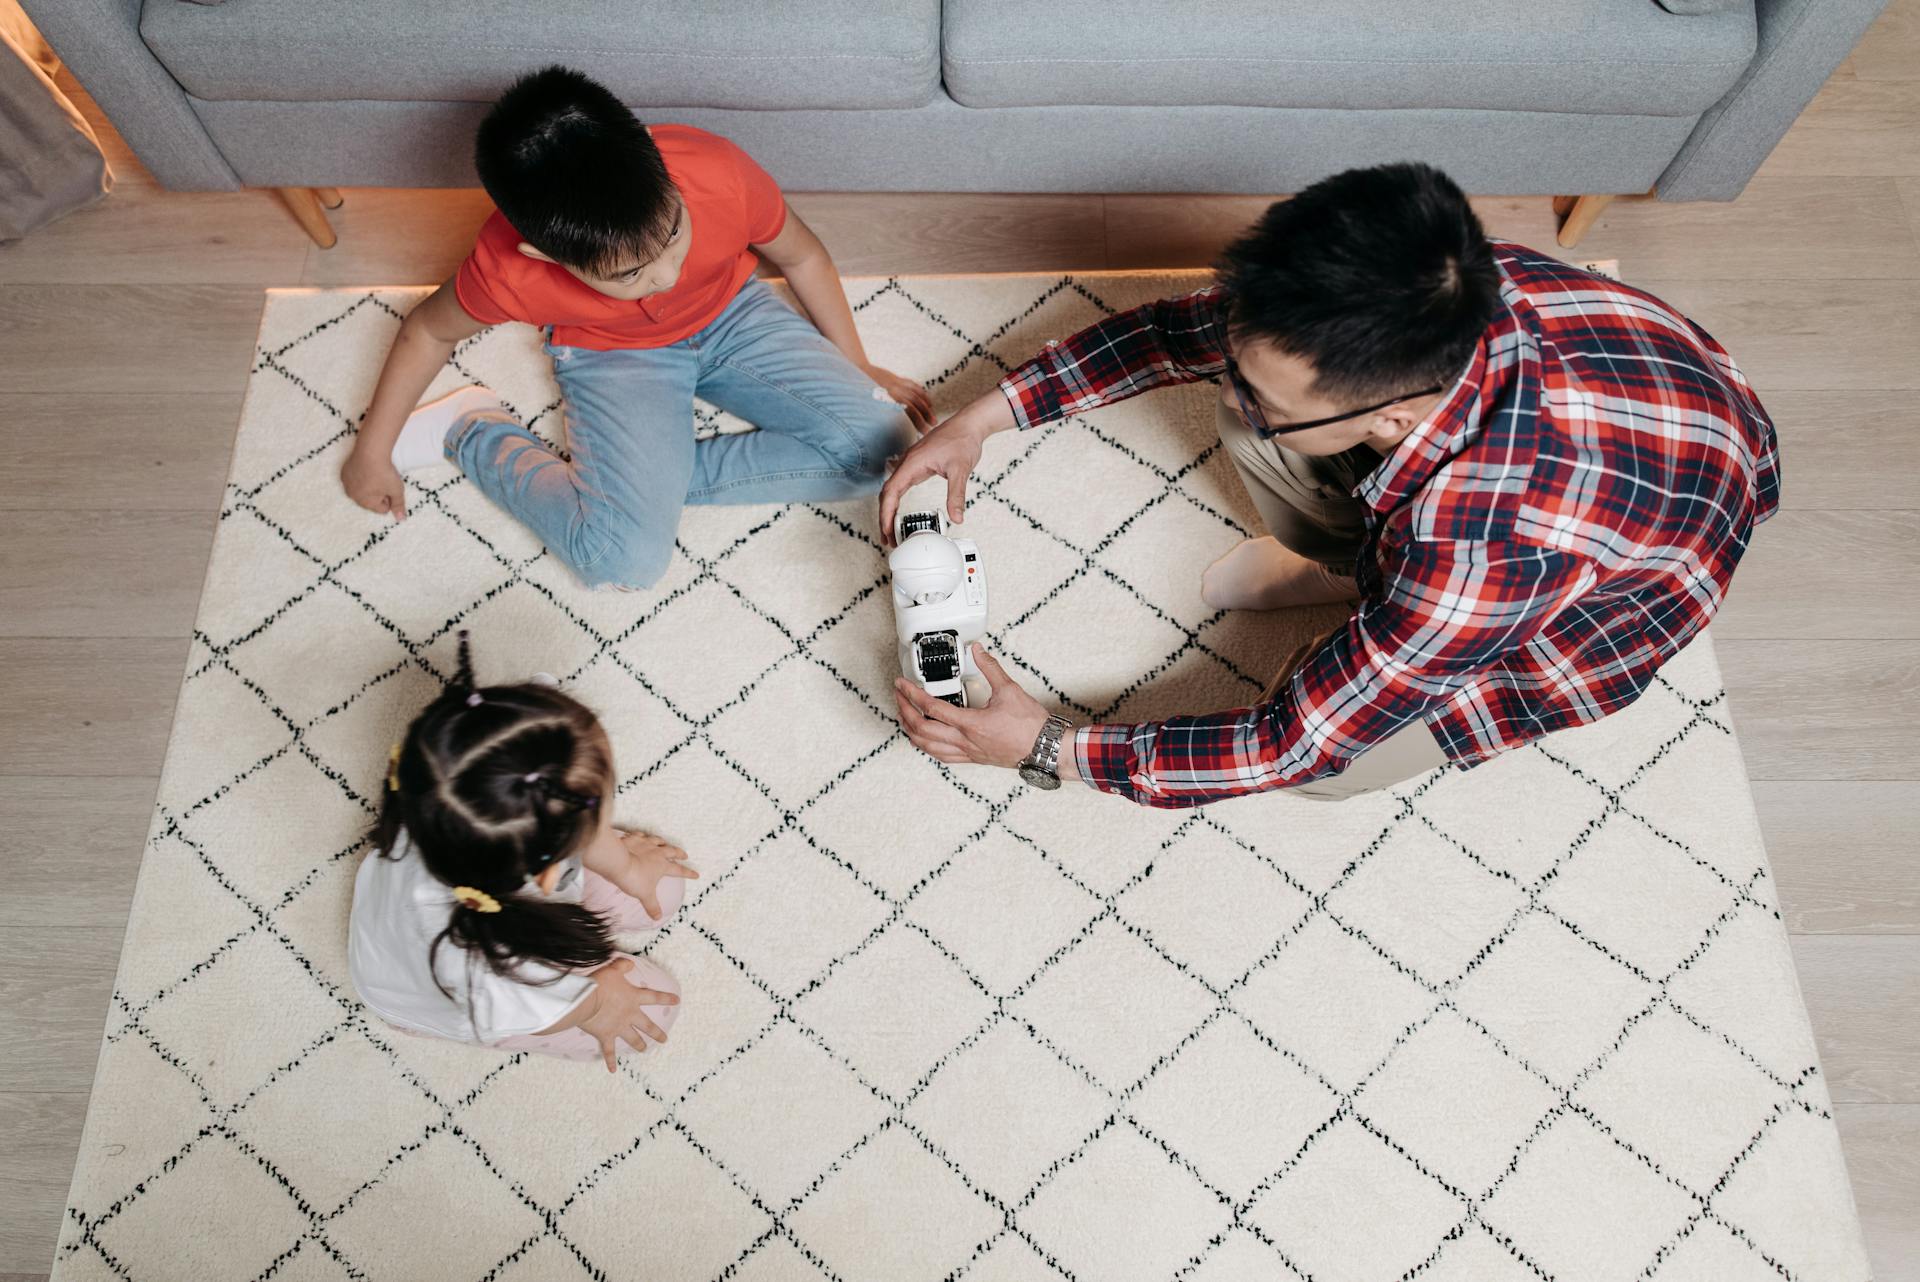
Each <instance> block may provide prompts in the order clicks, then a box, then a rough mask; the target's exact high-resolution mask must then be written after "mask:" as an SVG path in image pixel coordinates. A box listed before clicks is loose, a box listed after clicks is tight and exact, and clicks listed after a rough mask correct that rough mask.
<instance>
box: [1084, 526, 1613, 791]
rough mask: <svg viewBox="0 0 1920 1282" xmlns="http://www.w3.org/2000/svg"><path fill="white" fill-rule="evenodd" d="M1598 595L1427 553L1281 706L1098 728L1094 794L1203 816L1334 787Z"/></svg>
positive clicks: (1561, 576) (1540, 559) (1533, 570)
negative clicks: (1377, 747)
mask: <svg viewBox="0 0 1920 1282" xmlns="http://www.w3.org/2000/svg"><path fill="white" fill-rule="evenodd" d="M1592 582H1593V575H1592V570H1591V567H1590V566H1588V565H1587V564H1586V563H1585V562H1584V561H1582V560H1580V559H1579V558H1577V557H1572V556H1568V555H1565V554H1561V553H1557V552H1551V551H1546V550H1543V549H1536V548H1522V549H1514V548H1505V547H1490V546H1487V545H1448V546H1446V547H1434V546H1431V545H1422V546H1421V547H1419V548H1418V549H1417V550H1416V552H1415V553H1414V555H1412V556H1411V557H1410V558H1409V560H1408V563H1407V564H1406V565H1405V566H1403V567H1402V569H1401V573H1400V574H1399V576H1397V577H1396V578H1395V579H1394V580H1392V581H1390V582H1389V584H1388V593H1387V596H1386V598H1385V599H1384V600H1379V601H1372V602H1369V603H1368V604H1367V605H1365V606H1363V607H1362V608H1361V610H1360V612H1359V613H1358V614H1356V615H1355V616H1354V618H1353V620H1352V622H1350V623H1349V624H1348V625H1347V627H1346V628H1345V629H1344V630H1342V631H1340V632H1336V633H1334V635H1333V636H1332V637H1331V638H1329V639H1328V640H1327V642H1326V643H1325V644H1324V645H1322V646H1321V647H1320V649H1318V650H1317V651H1315V652H1314V653H1313V655H1312V656H1310V657H1309V658H1308V659H1307V661H1306V662H1305V663H1303V664H1302V665H1301V667H1300V670H1299V671H1298V672H1297V673H1295V674H1294V677H1293V680H1292V681H1291V682H1290V683H1289V684H1288V686H1287V688H1286V689H1285V690H1283V691H1282V692H1281V693H1280V694H1279V696H1278V697H1276V698H1275V699H1273V700H1272V701H1271V702H1268V703H1265V704H1260V705H1255V706H1251V707H1245V708H1234V709H1231V710H1229V711H1226V712H1217V713H1212V714H1209V715H1206V716H1197V717H1176V718H1172V719H1170V720H1167V721H1159V722H1145V723H1142V724H1139V725H1131V726H1128V725H1095V726H1088V727H1085V728H1084V729H1082V730H1080V731H1079V732H1077V733H1076V734H1075V736H1074V763H1075V765H1076V766H1078V767H1080V768H1081V769H1082V771H1083V777H1084V778H1085V779H1086V780H1087V782H1088V783H1090V784H1092V785H1093V786H1094V787H1096V788H1100V789H1102V790H1103V791H1107V792H1113V793H1116V794H1119V795H1122V796H1125V797H1127V798H1128V799H1129V800H1131V801H1134V802H1137V803H1139V804H1141V805H1146V806H1155V807H1166V808H1174V807H1182V806H1200V805H1205V804H1207V803H1208V802H1212V801H1221V800H1224V799H1226V798H1229V797H1237V796H1243V795H1245V794H1247V793H1252V792H1263V791H1266V790H1268V789H1271V788H1285V787H1290V786H1292V785H1294V784H1301V783H1306V782H1308V781H1310V780H1313V779H1319V778H1324V777H1326V776H1328V775H1335V774H1338V773H1340V772H1341V771H1342V770H1344V769H1346V767H1347V765H1348V764H1349V763H1351V762H1352V761H1353V760H1354V759H1355V758H1357V757H1359V756H1361V755H1362V754H1364V753H1365V752H1366V751H1367V750H1368V749H1369V748H1371V747H1372V746H1373V745H1374V744H1377V743H1380V742H1382V741H1383V740H1385V739H1386V738H1388V737H1389V736H1390V735H1392V734H1394V733H1395V732H1396V731H1398V730H1399V729H1400V728H1401V727H1403V726H1405V725H1407V724H1408V723H1409V722H1411V721H1413V720H1415V719H1416V718H1419V717H1421V716H1423V715H1425V714H1426V713H1427V712H1429V710H1431V709H1432V708H1434V707H1436V706H1438V705H1439V704H1441V703H1443V702H1445V701H1446V700H1447V699H1448V698H1449V697H1450V696H1451V695H1452V694H1453V693H1454V692H1455V691H1456V690H1458V689H1459V688H1461V687H1462V686H1463V685H1465V684H1466V683H1467V682H1468V681H1470V680H1471V679H1472V678H1473V677H1474V676H1475V675H1476V674H1478V673H1480V672H1483V671H1485V670H1486V669H1487V668H1488V667H1490V666H1491V665H1493V664H1495V663H1497V662H1498V661H1499V659H1500V657H1501V656H1502V655H1504V654H1506V653H1507V652H1509V651H1510V650H1512V649H1514V648H1516V647H1518V646H1522V645H1525V644H1526V643H1527V642H1528V641H1529V640H1531V639H1532V638H1533V637H1534V636H1535V635H1537V634H1538V633H1539V631H1540V630H1541V628H1542V627H1544V626H1545V624H1546V623H1547V622H1548V621H1550V620H1551V619H1552V618H1554V617H1555V616H1556V615H1558V614H1559V612H1560V611H1561V610H1563V609H1564V608H1566V606H1567V605H1568V604H1569V603H1571V602H1572V601H1574V600H1575V599H1577V598H1578V597H1579V595H1580V594H1581V593H1582V592H1584V591H1585V590H1586V589H1587V588H1588V587H1590V586H1591V584H1592Z"/></svg>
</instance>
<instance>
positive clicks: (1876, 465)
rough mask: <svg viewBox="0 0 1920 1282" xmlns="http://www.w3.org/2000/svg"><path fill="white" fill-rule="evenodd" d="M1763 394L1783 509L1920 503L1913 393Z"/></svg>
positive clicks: (1884, 507)
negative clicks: (1775, 441) (1774, 433)
mask: <svg viewBox="0 0 1920 1282" xmlns="http://www.w3.org/2000/svg"><path fill="white" fill-rule="evenodd" d="M1915 208H1916V209H1920V204H1916V206H1915ZM1764 399H1765V402H1766V407H1767V412H1768V414H1770V415H1771V416H1772V418H1773V425H1774V427H1775V428H1776V429H1777V430H1778V431H1779V433H1780V460H1781V463H1780V466H1781V472H1782V479H1781V486H1780V506H1781V508H1782V510H1788V509H1792V508H1862V509H1878V510H1903V511H1910V510H1912V509H1913V508H1914V507H1916V506H1920V486H1916V485H1915V484H1914V478H1915V477H1920V432H1915V431H1913V430H1911V429H1910V428H1909V427H1908V426H1907V424H1908V423H1909V422H1910V420H1911V415H1912V413H1913V409H1912V404H1913V398H1912V396H1911V395H1909V394H1908V393H1905V392H1887V391H1858V390H1851V389H1849V390H1819V391H1776V390H1770V391H1768V392H1766V394H1765V398H1764ZM1887 586H1889V587H1893V586H1896V585H1887Z"/></svg>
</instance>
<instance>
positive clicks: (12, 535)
mask: <svg viewBox="0 0 1920 1282" xmlns="http://www.w3.org/2000/svg"><path fill="white" fill-rule="evenodd" d="M215 519H216V518H215V515H214V514H213V513H211V512H114V511H98V510H87V509H81V510H78V511H47V512H4V511H0V636H10V637H70V636H88V637H184V636H186V635H188V633H189V632H190V631H191V630H192V628H193V618H194V614H195V611H196V609H197V608H198V606H199V603H200V585H201V582H202V581H203V580H204V579H205V577H206V570H207V554H208V552H209V551H210V550H211V549H212V547H213V527H214V524H215Z"/></svg>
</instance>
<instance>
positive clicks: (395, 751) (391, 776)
mask: <svg viewBox="0 0 1920 1282" xmlns="http://www.w3.org/2000/svg"><path fill="white" fill-rule="evenodd" d="M400 748H401V745H400V744H397V743H396V744H394V745H393V747H392V748H391V749H389V750H388V752H387V791H388V792H399V791H400Z"/></svg>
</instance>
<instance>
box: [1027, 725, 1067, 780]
mask: <svg viewBox="0 0 1920 1282" xmlns="http://www.w3.org/2000/svg"><path fill="white" fill-rule="evenodd" d="M1072 724H1073V723H1072V722H1071V721H1068V720H1067V719H1066V718H1065V717H1063V716H1060V715H1058V714H1055V715H1054V716H1051V717H1048V718H1047V720H1046V724H1045V725H1043V726H1041V727H1040V734H1039V736H1038V737H1037V738H1035V739H1034V741H1033V751H1032V752H1029V753H1028V754H1027V759H1026V760H1025V761H1023V762H1021V763H1020V764H1021V765H1024V766H1032V767H1033V768H1034V769H1036V770H1040V771H1044V772H1045V773H1047V774H1050V775H1052V776H1053V777H1054V778H1056V779H1058V778H1059V777H1060V739H1061V736H1062V735H1064V734H1065V733H1066V732H1067V728H1068V727H1069V726H1071V725H1072Z"/></svg>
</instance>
